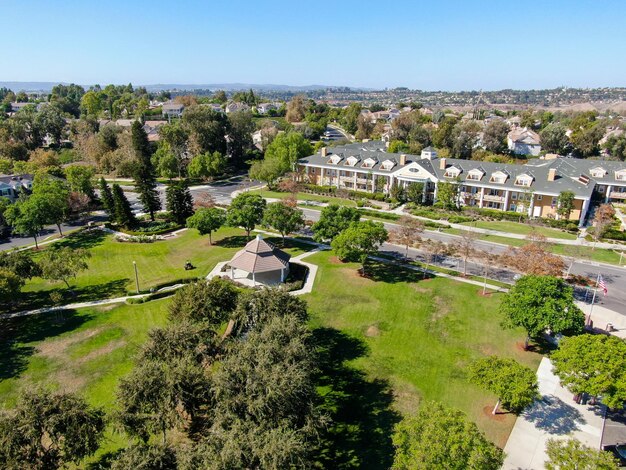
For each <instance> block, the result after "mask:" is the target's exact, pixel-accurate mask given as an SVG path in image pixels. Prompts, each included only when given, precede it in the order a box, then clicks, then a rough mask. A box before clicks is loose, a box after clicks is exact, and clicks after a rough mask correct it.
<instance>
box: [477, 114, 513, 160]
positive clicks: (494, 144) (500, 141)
mask: <svg viewBox="0 0 626 470" xmlns="http://www.w3.org/2000/svg"><path fill="white" fill-rule="evenodd" d="M508 134H509V126H508V124H507V123H506V122H504V121H500V120H494V121H491V122H490V123H489V124H487V125H486V126H485V130H484V132H483V138H482V143H483V146H484V147H485V149H486V150H488V151H489V152H493V153H505V152H506V151H507V141H506V138H507V135H508Z"/></svg>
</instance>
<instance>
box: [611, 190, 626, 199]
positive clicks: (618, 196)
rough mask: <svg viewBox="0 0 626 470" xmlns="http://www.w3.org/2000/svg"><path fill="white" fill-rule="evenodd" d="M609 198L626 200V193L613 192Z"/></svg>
mask: <svg viewBox="0 0 626 470" xmlns="http://www.w3.org/2000/svg"><path fill="white" fill-rule="evenodd" d="M609 198H610V199H626V191H624V192H621V191H611V192H610V193H609Z"/></svg>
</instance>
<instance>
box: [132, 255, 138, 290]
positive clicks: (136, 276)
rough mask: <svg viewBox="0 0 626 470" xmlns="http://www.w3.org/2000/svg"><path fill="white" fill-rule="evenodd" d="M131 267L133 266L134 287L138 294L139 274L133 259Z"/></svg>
mask: <svg viewBox="0 0 626 470" xmlns="http://www.w3.org/2000/svg"><path fill="white" fill-rule="evenodd" d="M133 268H135V288H136V289H137V293H138V294H139V274H137V262H136V261H133Z"/></svg>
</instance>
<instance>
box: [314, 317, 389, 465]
mask: <svg viewBox="0 0 626 470" xmlns="http://www.w3.org/2000/svg"><path fill="white" fill-rule="evenodd" d="M313 336H314V338H315V342H316V345H317V349H318V351H319V355H320V361H319V373H318V375H317V377H316V380H317V384H318V387H319V389H320V394H321V396H322V401H323V406H322V408H323V410H324V411H325V412H326V413H327V414H328V415H329V416H330V418H331V425H330V426H329V428H328V429H326V430H325V431H323V433H322V436H321V449H320V452H319V463H320V465H321V466H322V467H324V468H390V467H391V464H392V463H393V454H394V449H393V445H392V442H391V435H392V433H393V427H394V425H395V424H396V423H397V422H398V421H399V420H400V416H399V414H398V413H397V412H396V411H395V410H393V409H392V403H393V395H392V392H391V389H390V387H389V384H388V383H387V382H386V381H384V380H379V379H376V380H370V379H368V378H367V377H366V376H365V374H364V373H363V372H362V371H360V370H357V369H355V368H353V367H351V366H350V365H348V364H347V363H346V362H347V361H350V360H353V359H356V358H358V357H361V356H364V355H366V354H367V352H368V351H367V348H366V345H365V343H363V342H362V341H361V340H359V339H356V338H354V337H351V336H349V335H347V334H345V333H343V332H341V331H338V330H335V329H332V328H317V329H315V330H313Z"/></svg>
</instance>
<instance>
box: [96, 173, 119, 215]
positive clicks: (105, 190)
mask: <svg viewBox="0 0 626 470" xmlns="http://www.w3.org/2000/svg"><path fill="white" fill-rule="evenodd" d="M98 186H99V187H100V200H101V201H102V207H103V209H104V211H105V212H106V213H107V214H108V215H109V218H110V219H114V218H115V203H114V201H113V193H112V192H111V187H110V186H109V185H108V183H107V182H106V180H105V179H104V178H100V181H99V184H98Z"/></svg>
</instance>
